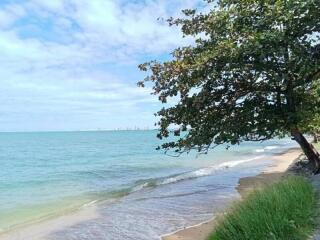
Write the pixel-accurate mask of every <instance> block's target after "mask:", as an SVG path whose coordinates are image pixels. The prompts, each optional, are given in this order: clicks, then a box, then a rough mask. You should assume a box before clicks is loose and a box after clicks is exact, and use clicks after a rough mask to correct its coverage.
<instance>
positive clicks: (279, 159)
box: [162, 148, 301, 240]
mask: <svg viewBox="0 0 320 240" xmlns="http://www.w3.org/2000/svg"><path fill="white" fill-rule="evenodd" d="M300 155H301V150H300V149H299V148H293V149H290V150H288V151H286V152H284V153H280V154H277V155H275V156H274V157H273V159H272V160H273V163H272V165H271V166H269V167H268V168H267V169H266V170H265V171H263V172H261V173H260V174H259V175H257V176H254V177H245V178H241V179H240V180H239V185H238V187H237V191H238V192H239V194H240V195H241V196H242V197H244V196H246V195H247V194H248V193H249V192H250V191H252V189H257V188H259V187H262V186H264V185H267V184H271V183H274V182H276V181H278V180H280V179H281V177H283V176H284V175H285V174H286V172H287V170H288V168H289V167H290V166H291V165H292V164H293V163H294V162H295V161H296V159H298V158H299V156H300ZM215 224H216V221H215V219H214V218H213V219H212V220H211V221H208V222H205V223H201V224H199V225H196V226H191V227H188V228H185V229H183V230H180V231H177V232H175V233H172V234H168V235H165V236H163V237H162V240H194V239H197V240H205V239H206V238H207V237H208V236H209V234H210V233H211V232H212V231H213V229H214V226H215Z"/></svg>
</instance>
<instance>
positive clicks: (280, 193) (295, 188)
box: [208, 177, 317, 240]
mask: <svg viewBox="0 0 320 240" xmlns="http://www.w3.org/2000/svg"><path fill="white" fill-rule="evenodd" d="M316 214H317V197H316V194H315V191H314V189H313V187H312V185H311V183H310V182H308V181H307V180H306V179H304V178H302V177H288V178H286V179H284V180H282V181H280V182H278V183H275V184H272V185H270V186H268V187H265V188H264V189H261V190H257V191H255V192H253V193H252V194H250V195H249V196H248V197H247V198H246V199H245V200H244V201H242V202H240V203H238V204H237V205H236V206H234V208H233V209H231V211H230V212H229V213H228V214H226V216H224V217H223V219H221V221H220V222H219V223H218V226H217V228H216V229H215V231H214V232H213V233H212V235H211V236H209V238H208V240H255V239H256V240H275V239H277V240H280V239H283V240H289V239H290V240H300V239H307V237H308V236H309V235H310V233H312V231H313V229H314V227H315V217H316Z"/></svg>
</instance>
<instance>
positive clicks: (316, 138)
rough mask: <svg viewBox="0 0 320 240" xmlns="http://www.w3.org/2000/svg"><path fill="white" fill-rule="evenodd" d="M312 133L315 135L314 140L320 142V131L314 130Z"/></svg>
mask: <svg viewBox="0 0 320 240" xmlns="http://www.w3.org/2000/svg"><path fill="white" fill-rule="evenodd" d="M312 135H313V142H314V143H318V142H319V137H320V134H319V132H318V131H314V132H313V133H312Z"/></svg>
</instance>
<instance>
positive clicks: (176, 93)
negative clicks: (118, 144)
mask: <svg viewBox="0 0 320 240" xmlns="http://www.w3.org/2000/svg"><path fill="white" fill-rule="evenodd" d="M206 2H207V4H208V5H209V7H210V4H213V3H212V2H213V1H212V0H207V1H206ZM183 13H184V17H182V18H178V19H169V20H168V21H169V24H170V25H177V26H179V27H181V31H182V32H183V34H184V36H191V37H193V38H194V40H195V41H194V43H193V44H191V45H190V46H184V47H180V48H177V49H176V50H174V52H173V53H172V60H170V61H165V62H158V61H152V62H148V63H144V64H141V65H139V68H140V69H141V70H142V71H148V72H149V74H148V76H147V77H146V78H145V79H144V80H143V81H141V82H139V83H138V85H140V86H142V87H143V86H144V85H145V83H146V82H151V83H152V86H153V94H155V95H158V97H159V100H160V101H161V102H162V103H166V102H167V100H168V99H170V98H172V97H174V98H178V103H177V104H175V105H174V106H167V105H165V107H164V108H162V109H161V110H160V111H159V112H158V113H157V114H156V115H158V116H159V119H160V120H159V122H158V123H157V124H158V125H159V128H160V131H159V134H158V137H159V138H163V137H165V138H166V137H168V136H170V135H172V134H175V135H178V136H180V137H179V139H178V140H177V141H169V142H167V143H165V144H163V145H162V147H163V148H164V149H170V148H174V149H175V151H177V152H183V151H189V150H191V149H197V150H198V151H200V152H207V151H208V149H209V148H211V147H213V146H215V145H219V144H239V143H241V142H243V141H263V140H267V139H271V138H274V137H284V136H287V135H291V136H292V138H293V139H294V140H295V141H297V142H298V143H299V145H300V146H301V148H302V150H303V152H304V153H305V155H306V156H307V157H308V159H309V160H310V161H309V162H310V163H311V165H312V167H313V169H314V171H315V172H318V171H319V168H320V159H319V154H318V153H317V151H316V150H315V149H314V148H313V147H312V145H311V144H310V143H309V142H308V141H307V139H306V138H305V137H304V135H303V134H305V133H308V128H307V127H306V126H307V125H308V124H309V123H310V122H312V121H313V120H314V119H315V116H318V115H319V114H320V109H319V106H320V97H319V96H320V95H319V90H318V85H319V82H320V81H319V79H320V77H319V76H320V62H319V61H320V44H319V32H320V1H318V0H264V1H261V0H221V1H218V3H217V5H216V6H213V5H212V6H211V10H210V11H209V12H206V13H201V12H200V13H198V12H197V11H196V10H193V9H188V10H183ZM171 126H176V127H177V126H178V129H177V130H175V131H174V133H172V132H171V131H170V130H169V129H170V127H171Z"/></svg>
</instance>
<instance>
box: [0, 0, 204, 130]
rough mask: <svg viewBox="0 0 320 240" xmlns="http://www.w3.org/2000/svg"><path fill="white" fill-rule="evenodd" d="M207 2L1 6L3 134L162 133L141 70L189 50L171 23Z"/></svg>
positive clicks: (56, 1)
mask: <svg viewBox="0 0 320 240" xmlns="http://www.w3.org/2000/svg"><path fill="white" fill-rule="evenodd" d="M202 2H203V1H201V0H197V1H194V0H193V1H189V0H172V1H163V0H149V1H124V0H120V1H119V0H95V1H79V0H52V1H43V0H30V1H22V0H6V1H1V3H0V6H1V8H0V61H1V68H0V76H1V77H0V81H1V82H0V83H1V84H0V96H1V97H0V98H1V105H0V131H72V130H89V129H99V128H100V129H117V128H128V127H129V128H134V127H135V126H136V127H138V128H145V127H148V128H154V122H155V120H156V119H155V117H154V115H153V113H154V112H156V111H157V110H158V109H159V108H160V106H161V105H160V103H158V101H157V98H156V97H155V96H152V95H150V89H148V88H146V89H141V88H138V87H137V86H136V82H137V81H139V80H141V79H142V78H143V77H144V74H143V73H141V72H139V70H138V68H137V65H138V64H139V63H143V62H145V61H149V60H153V59H167V58H168V57H169V54H168V53H170V52H171V51H172V50H173V49H174V48H175V47H176V46H178V45H179V46H180V45H183V44H189V43H190V39H183V38H182V36H181V34H180V33H179V31H178V30H177V29H175V28H170V27H168V25H167V22H166V21H165V19H167V18H169V17H170V16H179V15H180V14H181V13H180V10H181V9H184V8H188V7H197V6H199V4H201V3H202ZM159 19H160V20H159Z"/></svg>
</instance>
